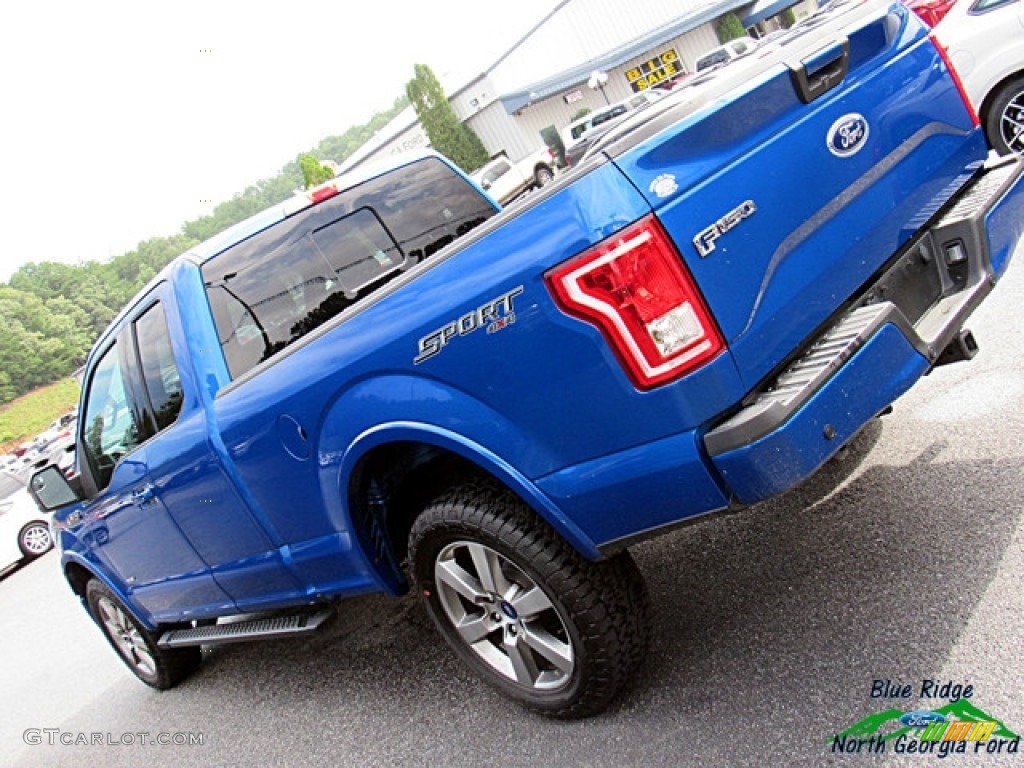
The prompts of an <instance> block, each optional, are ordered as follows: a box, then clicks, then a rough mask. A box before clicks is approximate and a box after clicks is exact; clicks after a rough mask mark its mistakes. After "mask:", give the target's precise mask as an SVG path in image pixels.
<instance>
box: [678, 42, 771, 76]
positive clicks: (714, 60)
mask: <svg viewBox="0 0 1024 768" xmlns="http://www.w3.org/2000/svg"><path fill="white" fill-rule="evenodd" d="M757 46H758V42H757V40H755V39H754V38H752V37H738V38H736V39H735V40H730V41H729V42H728V43H724V44H722V45H719V46H717V47H715V48H712V49H711V50H710V51H707V52H706V53H703V54H701V55H700V56H698V57H697V60H696V62H694V65H693V71H694V72H703V71H704V70H705V69H711V67H715V66H718V65H719V64H725V63H727V62H730V61H732V60H733V59H738V58H739V57H740V56H746V55H747V54H748V53H753V52H754V51H755V50H757Z"/></svg>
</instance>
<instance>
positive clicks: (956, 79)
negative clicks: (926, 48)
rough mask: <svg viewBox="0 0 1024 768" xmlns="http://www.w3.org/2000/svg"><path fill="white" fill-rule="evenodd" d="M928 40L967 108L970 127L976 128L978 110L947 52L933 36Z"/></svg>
mask: <svg viewBox="0 0 1024 768" xmlns="http://www.w3.org/2000/svg"><path fill="white" fill-rule="evenodd" d="M928 39H929V40H931V41H932V45H934V46H935V50H937V51H938V52H939V58H941V59H942V63H943V64H945V65H946V69H948V70H949V76H950V77H952V78H953V83H954V84H955V85H956V90H957V92H958V93H959V94H960V98H961V99H963V102H964V106H966V107H967V111H968V112H969V113H970V116H971V125H973V126H974V127H975V128H977V127H978V126H979V125H981V120H979V119H978V110H977V109H976V108H975V106H974V104H973V103H972V102H971V97H970V96H969V95H968V93H967V89H966V88H964V84H963V81H962V80H961V79H960V75H959V73H958V72H957V71H956V67H954V66H953V62H952V61H950V58H949V51H947V50H946V46H944V45H943V44H942V43H940V42H939V41H938V40H937V39H936V37H935V35H929V37H928Z"/></svg>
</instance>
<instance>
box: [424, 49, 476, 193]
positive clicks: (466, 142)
mask: <svg viewBox="0 0 1024 768" xmlns="http://www.w3.org/2000/svg"><path fill="white" fill-rule="evenodd" d="M414 71H415V73H416V76H415V77H413V79H412V80H410V81H409V82H408V83H406V84H405V93H406V95H407V96H408V97H409V101H410V102H411V103H412V106H413V108H414V109H415V110H416V117H418V118H419V121H420V124H421V125H422V126H423V130H424V131H426V134H427V138H429V139H430V143H431V145H432V146H433V147H434V149H436V150H437V151H438V152H440V153H441V154H442V155H445V156H447V157H448V158H449V159H450V160H451V161H452V162H453V163H455V164H456V165H457V166H459V168H461V169H462V170H464V171H466V172H467V173H469V172H470V171H475V170H476V169H477V168H479V167H480V166H481V165H483V164H484V163H486V162H487V161H488V160H489V159H490V158H489V156H488V154H487V150H486V149H485V148H484V145H483V142H482V141H480V137H479V136H477V135H476V134H475V133H474V132H473V130H472V129H471V128H469V126H466V125H463V124H462V123H461V122H460V121H459V118H458V117H456V116H455V110H453V109H452V105H451V104H449V103H448V97H447V96H445V95H444V89H443V88H442V87H441V83H440V81H438V79H437V76H436V75H435V74H434V72H433V70H432V69H431V68H430V67H428V66H427V65H426V64H417V65H416V66H415V68H414Z"/></svg>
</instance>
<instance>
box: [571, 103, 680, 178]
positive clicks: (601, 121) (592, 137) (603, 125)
mask: <svg viewBox="0 0 1024 768" xmlns="http://www.w3.org/2000/svg"><path fill="white" fill-rule="evenodd" d="M664 96H665V92H664V91H663V90H661V89H658V88H649V89H647V90H645V91H641V92H640V93H635V94H633V95H632V96H630V97H629V98H628V99H623V100H622V101H619V102H616V103H615V104H612V105H611V106H610V107H609V108H608V109H603V110H599V111H597V112H594V113H592V115H591V119H590V123H589V125H588V127H587V128H586V129H585V130H584V131H580V132H578V133H577V135H576V137H575V141H573V142H572V143H571V144H568V143H567V144H566V147H565V164H566V165H567V166H569V167H570V168H571V167H572V166H574V165H575V164H576V163H578V162H579V161H580V159H581V158H582V157H583V155H584V154H586V151H587V149H589V148H590V146H591V145H592V144H593V143H594V142H595V141H597V140H598V139H599V138H601V137H602V136H604V134H606V133H607V132H608V131H610V130H611V129H612V128H614V127H615V126H616V125H617V124H618V123H620V122H621V121H622V120H623V119H625V118H626V116H627V115H629V113H630V112H633V111H635V110H637V109H643V108H644V107H646V106H647V105H648V104H651V103H653V102H655V101H657V100H658V99H661V98H664ZM572 125H573V124H570V126H569V127H570V128H571V126H572Z"/></svg>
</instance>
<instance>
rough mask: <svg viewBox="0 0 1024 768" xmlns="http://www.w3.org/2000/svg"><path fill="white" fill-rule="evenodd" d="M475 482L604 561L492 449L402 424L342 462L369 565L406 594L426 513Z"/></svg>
mask: <svg viewBox="0 0 1024 768" xmlns="http://www.w3.org/2000/svg"><path fill="white" fill-rule="evenodd" d="M474 476H476V477H480V476H487V477H491V478H493V479H494V480H496V481H497V482H499V483H501V484H502V485H503V486H505V487H506V488H508V489H509V490H510V491H512V492H513V493H515V494H516V495H517V496H518V497H519V498H521V499H522V500H523V501H524V502H525V503H526V504H527V505H528V506H529V507H530V508H531V509H532V510H533V511H534V512H535V513H536V514H537V515H538V516H539V517H540V518H542V519H543V520H544V521H545V522H547V523H548V525H550V526H551V527H552V528H553V529H554V530H555V531H556V532H557V533H558V534H559V535H560V536H561V537H562V538H564V539H565V540H566V541H567V542H568V543H569V545H570V546H571V547H573V548H574V549H576V550H577V551H578V552H579V553H580V554H581V555H583V556H584V557H586V558H587V559H589V560H598V559H600V558H601V555H600V553H599V552H598V550H597V547H596V546H595V545H594V542H593V541H591V540H590V538H589V537H587V536H586V534H584V533H583V531H582V530H580V528H579V527H578V526H576V524H575V523H574V522H573V521H572V520H570V519H569V518H568V517H566V515H565V514H564V513H563V512H562V511H561V510H560V509H559V508H558V507H557V506H555V505H554V504H553V503H552V502H551V501H550V499H548V498H547V496H546V495H545V494H543V493H542V492H541V491H540V490H539V489H538V488H537V487H536V485H534V484H533V483H532V482H530V480H529V479H528V478H526V477H525V476H524V475H522V474H521V473H520V472H518V471H517V470H516V469H515V468H514V467H512V466H511V465H510V464H508V463H507V462H506V461H504V460H503V459H501V458H500V457H499V456H497V455H496V454H494V453H493V452H492V451H490V450H488V449H487V448H485V447H483V446H481V445H479V444H476V443H474V442H472V441H470V440H468V439H466V438H465V437H463V436H461V435H458V434H456V433H454V432H451V431H449V430H447V429H444V428H441V427H437V426H434V425H429V424H421V423H415V422H396V423H391V424H385V425H380V426H377V427H374V428H372V429H369V430H367V431H366V432H364V433H363V434H361V435H360V436H359V437H358V438H357V439H356V441H355V442H354V443H353V444H352V446H351V447H350V449H349V450H348V451H347V452H346V455H345V458H344V459H343V460H342V465H341V473H340V480H339V492H340V493H341V495H342V497H343V498H345V499H346V502H347V504H346V506H347V509H348V515H349V522H350V524H351V526H352V530H353V531H354V532H355V535H356V538H357V539H358V541H359V543H360V546H361V548H362V551H363V553H364V555H365V556H366V558H367V560H368V564H369V565H370V567H371V568H373V569H374V570H375V571H376V572H377V574H378V576H379V577H380V578H381V581H382V582H384V584H386V585H387V586H388V587H389V588H391V589H392V590H394V591H400V590H402V589H404V586H405V585H404V575H403V573H402V571H401V565H400V564H401V562H402V560H404V558H405V555H406V551H407V544H408V535H409V531H410V530H411V528H412V525H413V523H414V521H415V520H416V518H417V517H418V516H419V513H420V512H422V510H423V509H424V508H425V507H426V506H427V505H428V504H429V503H430V501H432V500H433V499H435V498H436V497H437V496H439V495H440V494H441V493H443V492H444V491H446V490H448V489H449V488H451V487H452V486H454V485H456V484H458V483H460V482H464V481H465V480H466V479H468V478H471V477H474Z"/></svg>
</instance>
